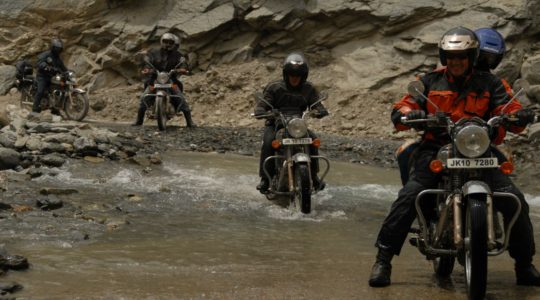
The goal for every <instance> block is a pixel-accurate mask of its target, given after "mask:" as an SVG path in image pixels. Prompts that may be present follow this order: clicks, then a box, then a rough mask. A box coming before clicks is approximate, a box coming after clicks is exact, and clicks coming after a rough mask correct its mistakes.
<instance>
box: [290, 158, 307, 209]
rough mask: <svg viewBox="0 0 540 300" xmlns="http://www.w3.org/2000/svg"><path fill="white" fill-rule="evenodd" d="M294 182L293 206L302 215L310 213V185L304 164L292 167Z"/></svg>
mask: <svg viewBox="0 0 540 300" xmlns="http://www.w3.org/2000/svg"><path fill="white" fill-rule="evenodd" d="M294 180H295V183H296V192H295V193H294V205H295V206H296V208H297V209H300V211H301V212H302V213H304V214H309V213H310V212H311V184H310V182H309V168H308V166H307V165H306V164H298V165H295V166H294Z"/></svg>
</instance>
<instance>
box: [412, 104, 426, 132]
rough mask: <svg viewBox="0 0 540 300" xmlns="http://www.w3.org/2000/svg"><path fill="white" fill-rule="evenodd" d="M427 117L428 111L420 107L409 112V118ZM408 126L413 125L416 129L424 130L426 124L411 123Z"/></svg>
mask: <svg viewBox="0 0 540 300" xmlns="http://www.w3.org/2000/svg"><path fill="white" fill-rule="evenodd" d="M425 118H426V112H425V111H423V110H419V109H415V110H411V111H410V112H409V113H408V114H407V120H410V121H412V120H421V119H425ZM407 125H408V126H411V127H412V128H414V129H416V130H423V129H424V126H425V124H423V123H410V124H407Z"/></svg>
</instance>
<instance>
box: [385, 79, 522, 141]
mask: <svg viewBox="0 0 540 300" xmlns="http://www.w3.org/2000/svg"><path fill="white" fill-rule="evenodd" d="M419 79H420V80H421V81H422V82H423V83H424V86H425V88H426V89H425V91H424V95H425V96H427V97H428V98H429V99H430V100H431V101H433V102H434V103H435V104H436V105H437V106H438V107H439V108H440V110H441V111H444V112H447V113H450V116H451V119H452V121H454V122H456V121H458V120H459V119H461V118H471V117H480V118H482V119H484V120H486V121H487V120H488V119H489V118H490V117H493V116H495V115H499V114H501V111H502V108H503V107H504V106H505V105H506V104H507V103H508V101H510V100H511V99H512V90H511V88H510V86H509V85H508V84H507V83H506V81H503V80H501V79H499V78H498V77H497V76H495V75H493V74H491V73H488V72H482V71H477V70H473V71H472V73H471V74H470V75H469V76H468V77H467V78H466V79H465V80H464V81H463V83H462V84H461V85H458V84H457V83H456V81H455V80H454V78H452V76H451V75H450V74H449V73H448V72H447V71H446V68H441V69H437V70H434V71H432V72H430V73H427V74H426V75H424V76H422V77H420V78H419ZM418 109H419V110H423V111H425V112H426V114H433V113H435V112H436V108H435V107H433V105H432V104H431V103H429V102H427V101H425V100H424V99H416V101H415V100H414V99H413V98H412V96H411V95H406V96H405V97H403V98H402V99H401V100H400V101H398V102H396V103H395V104H394V106H393V110H392V122H393V123H394V126H395V127H396V129H397V130H398V131H402V130H407V129H410V127H408V126H406V125H404V124H402V123H401V116H404V115H407V114H408V113H409V112H410V111H411V110H418ZM520 109H521V104H520V103H519V101H517V100H516V99H514V100H512V103H510V104H509V105H508V107H507V108H506V109H505V111H504V113H505V114H512V113H515V112H516V111H518V110H520ZM508 129H509V130H510V131H511V132H514V133H519V132H521V131H523V129H524V127H517V126H510V127H509V128H508ZM505 134H506V131H505V129H504V128H502V127H500V128H499V132H498V134H497V138H496V139H495V140H494V141H493V142H494V143H495V144H500V143H501V142H502V141H503V139H504V136H505ZM422 139H423V140H432V141H435V142H437V143H439V144H446V143H447V142H448V141H449V140H448V136H447V135H446V134H445V133H444V132H442V131H441V132H437V131H436V130H426V131H425V132H424V134H423V136H422Z"/></svg>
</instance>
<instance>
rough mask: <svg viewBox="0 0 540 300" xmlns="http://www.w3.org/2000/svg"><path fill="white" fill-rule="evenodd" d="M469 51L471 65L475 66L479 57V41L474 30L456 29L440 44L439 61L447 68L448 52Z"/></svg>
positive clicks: (447, 34) (444, 36)
mask: <svg viewBox="0 0 540 300" xmlns="http://www.w3.org/2000/svg"><path fill="white" fill-rule="evenodd" d="M463 50H465V51H467V53H468V56H469V63H470V65H471V66H472V65H474V63H475V62H476V58H477V57H478V39H477V38H476V35H475V34H474V32H473V31H472V30H470V29H469V28H465V27H461V26H460V27H456V28H452V29H450V30H448V31H447V32H446V33H445V34H444V35H443V36H442V38H441V41H440V42H439V59H440V61H441V64H442V65H443V66H446V51H463Z"/></svg>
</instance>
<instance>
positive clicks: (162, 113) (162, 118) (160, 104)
mask: <svg viewBox="0 0 540 300" xmlns="http://www.w3.org/2000/svg"><path fill="white" fill-rule="evenodd" d="M164 100H165V98H163V97H160V96H158V97H156V119H157V124H158V128H159V130H161V131H163V130H165V129H167V112H166V108H165V103H164Z"/></svg>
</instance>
